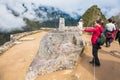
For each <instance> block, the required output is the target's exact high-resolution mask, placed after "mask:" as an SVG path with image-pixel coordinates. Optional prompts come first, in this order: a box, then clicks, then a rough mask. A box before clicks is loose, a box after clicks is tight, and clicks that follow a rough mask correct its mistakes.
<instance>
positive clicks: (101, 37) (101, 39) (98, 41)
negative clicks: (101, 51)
mask: <svg viewBox="0 0 120 80" xmlns="http://www.w3.org/2000/svg"><path fill="white" fill-rule="evenodd" d="M105 41H106V37H105V35H104V33H101V34H100V37H98V39H97V43H98V44H100V45H103V44H104V43H105Z"/></svg>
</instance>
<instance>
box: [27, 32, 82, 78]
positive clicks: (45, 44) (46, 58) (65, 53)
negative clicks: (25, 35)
mask: <svg viewBox="0 0 120 80" xmlns="http://www.w3.org/2000/svg"><path fill="white" fill-rule="evenodd" d="M83 48H84V42H83V40H82V37H81V34H80V33H79V32H78V31H74V30H66V31H59V30H52V31H50V32H48V33H47V34H46V35H45V36H44V37H43V39H42V41H41V42H40V47H39V51H38V53H37V55H36V57H35V59H34V60H33V62H32V64H31V65H30V67H29V70H28V73H27V75H26V80H34V79H35V78H36V76H37V75H38V74H39V75H43V74H47V73H51V72H54V71H57V70H64V69H73V68H74V67H75V66H76V64H77V60H78V57H79V55H80V54H81V52H82V50H83Z"/></svg>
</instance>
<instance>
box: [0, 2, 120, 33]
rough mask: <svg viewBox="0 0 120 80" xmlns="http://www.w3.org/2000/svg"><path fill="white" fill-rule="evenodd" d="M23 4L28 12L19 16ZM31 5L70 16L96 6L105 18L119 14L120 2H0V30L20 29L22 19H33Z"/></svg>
mask: <svg viewBox="0 0 120 80" xmlns="http://www.w3.org/2000/svg"><path fill="white" fill-rule="evenodd" d="M23 3H24V4H26V6H27V8H28V12H27V13H26V14H24V15H21V14H22V13H23V12H24V11H25V8H23V6H22V4H23ZM31 3H34V4H35V5H36V6H40V5H47V6H53V7H57V8H59V9H61V10H63V11H65V12H67V13H69V14H71V15H72V14H73V13H74V12H75V13H78V14H80V15H83V14H84V12H85V11H86V10H87V9H88V8H89V7H91V6H92V5H98V7H99V8H100V9H101V11H102V13H103V14H104V15H105V17H106V18H110V17H111V16H114V15H117V14H118V13H120V5H119V3H120V0H0V30H3V31H5V30H7V31H10V30H12V29H15V28H19V29H21V28H22V26H24V25H25V22H24V21H23V17H28V18H30V19H33V18H34V17H35V13H34V11H33V10H32V7H31ZM8 7H9V8H10V9H12V10H14V11H15V12H16V13H18V14H20V16H19V17H15V16H14V15H13V14H12V12H11V11H9V10H8V9H7V8H8Z"/></svg>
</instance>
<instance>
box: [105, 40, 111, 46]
mask: <svg viewBox="0 0 120 80" xmlns="http://www.w3.org/2000/svg"><path fill="white" fill-rule="evenodd" d="M111 42H112V38H106V46H107V47H108V46H110V44H111Z"/></svg>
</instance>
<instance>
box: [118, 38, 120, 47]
mask: <svg viewBox="0 0 120 80" xmlns="http://www.w3.org/2000/svg"><path fill="white" fill-rule="evenodd" d="M118 42H119V45H120V37H118Z"/></svg>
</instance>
